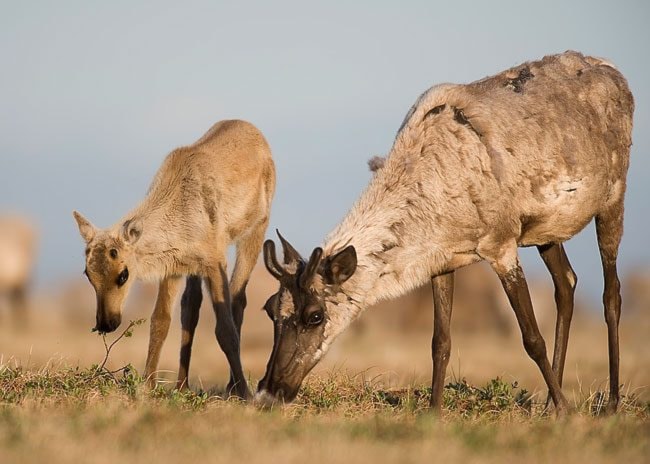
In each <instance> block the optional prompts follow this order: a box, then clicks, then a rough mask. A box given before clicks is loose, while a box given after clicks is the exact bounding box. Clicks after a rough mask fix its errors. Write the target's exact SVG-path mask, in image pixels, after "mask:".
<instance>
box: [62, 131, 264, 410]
mask: <svg viewBox="0 0 650 464" xmlns="http://www.w3.org/2000/svg"><path fill="white" fill-rule="evenodd" d="M274 190H275V167H274V164H273V160H272V158H271V151H270V149H269V146H268V144H267V142H266V140H265V139H264V136H263V135H262V134H261V133H260V131H259V130H258V129H257V128H255V126H253V125H252V124H250V123H248V122H245V121H237V120H233V121H221V122H218V123H217V124H215V125H214V126H212V128H211V129H210V130H209V131H208V132H207V133H206V134H205V135H204V136H203V137H202V138H200V139H199V140H198V141H197V142H196V143H194V144H193V145H190V146H187V147H182V148H178V149H176V150H174V151H172V152H171V153H170V154H169V155H168V156H167V158H166V159H165V161H164V162H163V164H162V166H161V168H160V169H159V170H158V173H157V174H156V176H155V178H154V180H153V183H152V185H151V187H150V189H149V192H148V194H147V196H146V198H145V199H144V201H142V203H140V205H138V206H137V207H136V208H135V209H133V210H132V211H131V212H130V213H128V214H127V215H126V216H125V217H124V218H122V219H121V220H120V221H118V222H117V223H116V224H115V225H114V226H113V227H111V228H109V229H105V230H100V229H97V228H95V227H94V226H93V225H92V224H91V223H90V222H89V221H88V220H86V219H85V218H84V217H83V216H82V215H81V214H79V213H78V212H76V211H75V212H74V217H75V219H76V221H77V224H78V225H79V232H80V233H81V236H82V237H83V239H84V240H85V242H86V270H85V273H86V276H87V277H88V280H89V281H90V283H91V284H92V286H93V287H94V288H95V292H96V294H97V325H96V326H95V329H96V330H97V331H99V332H100V333H107V332H112V331H114V330H115V329H117V327H118V326H119V325H120V322H121V314H122V307H123V304H124V299H125V297H126V295H127V293H128V291H129V288H130V286H131V284H132V282H133V281H134V280H135V279H149V280H151V279H155V280H159V281H160V286H159V290H158V299H157V301H156V305H155V308H154V311H153V315H152V317H151V335H150V337H151V338H150V341H149V352H148V355H147V362H146V367H145V376H146V377H147V379H149V381H150V382H155V379H154V375H155V372H156V369H157V366H158V360H159V358H160V350H161V348H162V345H163V342H164V341H165V338H166V337H167V333H168V331H169V324H170V320H171V316H170V313H171V305H172V303H173V302H174V299H175V297H176V295H177V294H178V291H179V289H180V286H181V283H182V276H187V284H186V287H185V292H184V293H183V296H182V298H181V322H182V330H183V332H182V341H181V353H180V368H179V371H178V387H179V388H184V387H186V386H187V379H188V372H189V364H190V355H191V350H192V340H193V338H194V331H195V329H196V325H197V323H198V318H199V308H200V306H201V300H202V293H201V280H202V279H203V280H205V282H206V284H207V288H208V289H209V293H210V297H211V299H212V304H213V308H214V312H215V314H216V317H217V324H216V329H215V333H216V337H217V341H218V342H219V345H220V346H221V349H222V350H223V351H224V353H225V354H226V357H227V359H228V362H229V364H230V369H231V378H230V383H229V384H228V392H231V391H232V392H235V393H236V394H238V395H239V396H241V397H248V396H249V391H248V387H247V385H246V381H245V379H244V373H243V370H242V366H241V361H240V357H239V339H240V334H241V325H242V320H243V315H244V308H245V306H246V293H245V292H246V285H247V283H248V279H249V277H250V274H251V271H252V269H253V266H254V265H255V262H256V261H257V257H258V255H259V253H260V250H261V248H262V242H263V241H264V234H265V232H266V227H267V225H268V221H269V214H270V207H271V200H272V198H273V193H274ZM231 243H234V244H236V246H237V258H236V263H235V269H234V271H233V274H232V278H231V280H230V283H228V279H227V274H226V251H227V247H228V245H229V244H231ZM231 298H232V304H231Z"/></svg>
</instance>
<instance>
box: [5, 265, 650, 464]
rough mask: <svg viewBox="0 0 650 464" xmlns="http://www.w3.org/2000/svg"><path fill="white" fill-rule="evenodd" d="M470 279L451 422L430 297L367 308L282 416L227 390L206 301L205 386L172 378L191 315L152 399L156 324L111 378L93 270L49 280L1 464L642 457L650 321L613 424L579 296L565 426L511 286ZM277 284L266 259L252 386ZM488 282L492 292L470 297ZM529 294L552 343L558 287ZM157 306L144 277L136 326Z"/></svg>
mask: <svg viewBox="0 0 650 464" xmlns="http://www.w3.org/2000/svg"><path fill="white" fill-rule="evenodd" d="M463 272H464V273H463V274H461V275H460V276H459V279H458V285H459V289H458V290H459V292H458V293H459V294H458V299H457V302H458V304H457V305H456V308H455V315H454V322H453V325H452V344H453V346H452V358H451V362H450V368H449V371H448V379H447V381H448V386H447V388H446V389H445V407H444V410H443V414H442V417H440V418H436V417H431V416H430V415H429V414H428V413H427V412H426V410H425V405H426V401H427V394H428V390H427V389H428V386H429V382H430V375H431V361H430V343H431V328H432V321H431V319H432V316H431V303H430V298H431V297H430V294H429V292H428V291H427V289H423V290H422V291H420V292H418V293H416V294H414V295H410V296H408V297H406V298H404V299H402V300H400V301H397V302H391V303H387V304H384V305H382V306H381V307H378V308H372V309H369V310H368V311H367V312H366V314H365V315H364V316H363V317H362V319H361V320H360V321H359V323H358V324H357V325H355V326H354V327H352V328H351V329H350V330H349V331H348V332H346V333H345V334H344V335H343V336H342V338H341V339H340V340H339V341H338V343H337V344H336V345H335V347H334V348H333V350H332V352H330V354H329V355H328V356H327V357H326V358H325V360H324V361H323V362H322V363H321V364H320V365H319V366H318V367H317V368H316V369H315V371H314V372H313V373H312V374H311V375H310V376H309V377H308V381H307V382H306V384H305V385H304V387H303V389H302V392H301V394H300V396H299V398H298V400H297V401H296V402H295V403H294V404H292V405H288V406H284V407H277V408H275V409H273V410H270V411H269V410H258V409H257V408H255V407H254V406H251V405H244V404H241V403H239V402H238V401H236V400H234V399H230V400H226V399H224V398H222V394H221V389H222V388H223V386H224V385H225V383H226V381H227V377H228V370H227V364H226V361H225V357H224V356H223V354H222V353H221V352H220V351H219V349H218V347H217V344H216V342H215V340H214V335H213V324H214V316H213V315H212V313H211V310H210V308H209V306H208V305H204V308H202V313H201V317H202V320H201V322H200V325H199V330H198V332H197V339H196V342H195V348H194V355H193V362H192V369H191V373H190V374H191V387H192V391H191V392H189V393H179V392H177V391H174V390H173V388H172V387H173V380H174V378H175V373H176V369H177V358H178V348H179V340H180V328H179V322H178V313H176V317H174V323H173V326H172V330H171V332H170V335H169V338H168V340H167V343H166V345H165V349H164V351H163V356H162V360H161V372H160V377H161V379H162V381H161V383H160V385H159V387H157V388H156V389H155V390H154V391H149V390H148V389H146V388H145V387H144V385H143V384H142V382H141V380H140V379H139V378H138V376H137V371H138V370H141V369H142V367H143V365H144V358H145V353H146V345H147V341H148V333H147V332H148V323H146V324H143V325H141V326H138V327H135V328H134V329H133V336H132V337H129V338H123V339H121V340H120V341H119V342H118V343H117V344H116V345H115V346H114V348H113V349H112V350H111V352H110V356H109V357H108V360H107V363H106V369H102V370H99V369H98V367H97V366H98V365H99V364H101V363H102V360H103V359H104V357H105V354H106V349H105V347H104V343H103V341H102V338H101V337H100V336H98V335H96V334H93V333H91V332H90V328H91V327H92V326H93V322H94V295H93V293H92V289H91V288H90V286H89V285H88V284H87V283H86V282H85V281H84V280H83V279H82V278H79V279H77V280H75V281H74V282H71V283H69V284H67V285H62V286H60V287H58V288H56V289H49V290H44V291H42V292H40V293H39V294H37V295H35V296H34V297H33V299H32V302H31V312H30V314H29V321H28V324H27V326H25V327H22V328H19V327H15V326H14V325H13V324H12V323H11V317H10V316H9V314H8V313H7V311H6V310H5V309H4V308H3V309H2V310H0V316H1V318H0V356H1V358H0V462H1V463H14V462H16V463H18V462H20V463H23V462H51V463H58V462H90V463H104V462H105V463H115V462H139V461H145V460H150V461H152V462H157V463H168V462H169V463H171V462H180V461H184V460H189V459H192V460H194V461H195V462H200V461H208V462H233V461H239V462H262V461H264V462H276V461H277V462H287V463H291V462H303V461H305V459H308V460H309V461H310V462H313V463H316V462H386V461H389V462H391V461H396V462H431V461H432V460H436V461H438V460H440V461H442V460H451V461H452V462H457V461H462V462H469V463H471V462H478V463H486V462H511V461H513V462H514V461H522V462H587V461H589V462H594V463H598V462H614V461H618V462H621V461H624V462H646V460H647V456H649V455H650V438H649V437H650V420H649V419H650V406H649V403H648V401H649V398H650V395H649V394H648V393H649V392H648V389H647V385H649V384H650V369H648V368H649V367H650V345H648V343H647V335H648V333H650V317H649V316H648V315H647V314H644V312H643V311H638V310H637V311H631V312H630V313H625V314H624V316H623V319H622V329H621V334H622V336H621V340H622V342H621V358H622V362H621V379H622V382H624V385H623V392H624V394H625V401H624V404H623V405H622V408H621V412H620V413H619V414H618V415H616V416H614V417H602V416H600V415H599V414H598V412H599V410H600V407H601V405H602V402H603V401H604V399H605V397H604V395H603V394H602V392H605V391H606V387H607V342H606V331H605V324H604V321H603V320H602V317H601V316H600V314H601V313H600V311H598V312H596V311H589V310H586V309H585V308H580V305H579V307H578V308H577V310H576V315H575V318H574V321H575V322H574V325H573V327H572V332H571V339H570V345H569V353H568V359H567V367H566V373H565V385H564V391H565V394H566V395H567V397H568V398H569V401H570V402H571V403H572V404H573V405H574V407H575V411H576V412H575V413H574V414H573V415H572V416H571V417H569V418H568V419H566V420H560V421H558V420H555V419H554V418H553V417H552V415H549V414H545V413H544V412H543V408H542V403H543V401H544V400H545V397H546V392H545V390H544V388H543V381H542V379H541V375H540V374H539V372H538V371H537V368H536V367H535V366H534V364H533V363H532V361H530V360H529V359H528V358H527V356H526V354H525V352H524V350H523V347H522V346H521V341H520V339H519V336H518V334H517V332H516V331H513V330H512V323H513V322H514V316H512V315H511V314H510V313H509V312H508V310H507V307H505V306H504V304H503V301H502V300H500V298H501V296H500V293H499V292H495V293H491V290H490V289H491V288H493V284H494V282H492V281H491V280H490V277H489V275H488V274H485V273H484V272H483V271H482V270H481V269H480V268H479V267H477V268H476V270H473V271H470V270H468V271H463ZM462 281H464V283H463V282H462ZM485 282H487V283H488V284H487V286H486V285H482V287H481V285H479V283H483V284H484V283H485ZM274 287H275V284H274V283H273V282H272V281H271V279H270V278H269V277H268V276H267V275H266V272H265V271H264V270H263V269H261V268H258V269H256V271H255V273H254V278H253V280H252V283H251V290H250V292H249V307H248V310H247V313H246V319H245V323H244V333H243V337H242V359H243V363H244V367H245V370H246V371H247V373H248V375H249V376H250V382H251V385H252V386H254V385H255V384H256V381H257V379H259V378H260V377H261V376H262V374H263V372H264V368H265V364H266V361H267V358H268V354H269V350H270V348H271V338H272V334H271V330H272V329H271V325H270V321H268V320H267V319H266V315H265V314H264V313H263V312H262V311H260V310H259V309H260V308H261V306H262V304H263V302H264V300H265V299H266V297H267V296H268V295H269V294H270V293H271V292H272V291H274ZM479 287H481V288H482V290H481V292H482V293H480V292H479V293H478V294H475V295H468V292H469V291H470V290H471V289H472V288H474V289H475V290H476V289H478V288H479ZM533 296H534V299H535V303H536V306H537V308H536V309H537V311H538V316H539V319H540V325H541V327H542V329H543V332H544V335H545V337H546V340H547V344H548V345H549V347H550V346H551V344H552V332H553V321H554V309H553V306H552V289H550V288H548V286H547V284H545V283H538V284H536V285H534V286H533ZM154 298H155V289H154V288H152V287H149V286H139V287H138V288H137V289H135V291H134V294H133V295H132V298H131V299H130V300H129V302H128V305H127V306H128V307H127V309H126V311H125V316H124V319H123V320H124V321H128V320H135V319H137V318H141V317H145V318H146V317H148V315H149V314H148V313H149V312H150V309H151V307H152V305H153V299H154ZM488 302H489V304H488ZM624 309H625V307H624ZM123 325H126V324H123ZM123 328H124V327H122V328H120V331H121V330H123ZM118 334H119V332H118ZM118 334H116V335H111V336H109V337H107V340H109V341H110V340H114V339H115V337H116V336H117V335H118ZM129 365H130V366H131V367H129V368H128V369H127V370H126V371H125V370H122V369H121V368H122V367H124V366H129ZM107 370H110V371H117V372H115V373H114V374H113V375H110V374H108V373H107V372H106V371H107Z"/></svg>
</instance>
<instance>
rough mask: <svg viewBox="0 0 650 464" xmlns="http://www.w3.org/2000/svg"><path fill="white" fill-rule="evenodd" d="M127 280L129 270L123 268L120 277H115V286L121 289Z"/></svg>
mask: <svg viewBox="0 0 650 464" xmlns="http://www.w3.org/2000/svg"><path fill="white" fill-rule="evenodd" d="M127 280H129V270H128V269H127V268H124V270H123V271H122V272H120V275H118V276H117V286H118V287H121V286H122V285H124V284H125V283H126V281H127Z"/></svg>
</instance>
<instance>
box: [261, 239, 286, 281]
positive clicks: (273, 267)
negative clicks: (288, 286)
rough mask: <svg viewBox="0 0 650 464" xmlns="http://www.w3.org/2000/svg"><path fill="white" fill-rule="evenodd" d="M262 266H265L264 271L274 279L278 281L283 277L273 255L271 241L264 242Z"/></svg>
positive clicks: (273, 247) (281, 270)
mask: <svg viewBox="0 0 650 464" xmlns="http://www.w3.org/2000/svg"><path fill="white" fill-rule="evenodd" d="M264 265H265V266H266V270H267V271H269V274H271V275H272V276H273V277H275V278H276V279H278V280H280V278H281V277H282V276H283V275H284V269H282V266H280V263H278V258H277V256H276V255H275V242H273V240H267V241H266V242H264Z"/></svg>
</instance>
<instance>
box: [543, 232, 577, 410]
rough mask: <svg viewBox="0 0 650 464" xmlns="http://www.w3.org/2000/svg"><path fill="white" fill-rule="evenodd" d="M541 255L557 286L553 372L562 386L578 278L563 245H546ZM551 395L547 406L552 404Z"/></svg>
mask: <svg viewBox="0 0 650 464" xmlns="http://www.w3.org/2000/svg"><path fill="white" fill-rule="evenodd" d="M538 250H539V254H540V256H541V257H542V260H543V261H544V264H546V267H547V269H548V271H549V272H550V273H551V277H552V278H553V285H554V286H555V306H556V308H557V319H556V321H555V347H554V349H553V372H555V375H556V376H557V380H558V383H559V384H560V386H562V378H563V377H564V361H565V359H566V351H567V345H568V343H569V328H570V327H571V318H572V316H573V303H574V299H573V296H574V292H575V288H576V283H577V281H578V280H577V277H576V274H575V272H573V269H572V268H571V264H570V263H569V259H568V258H567V256H566V253H565V252H564V247H563V246H562V244H552V245H544V246H540V247H538ZM550 401H551V396H550V394H549V396H548V398H547V400H546V404H547V406H548V405H549V404H550Z"/></svg>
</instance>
